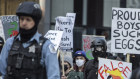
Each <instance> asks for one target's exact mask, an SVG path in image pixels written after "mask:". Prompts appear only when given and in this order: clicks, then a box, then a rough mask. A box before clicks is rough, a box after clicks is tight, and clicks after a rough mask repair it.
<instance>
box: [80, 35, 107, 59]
mask: <svg viewBox="0 0 140 79" xmlns="http://www.w3.org/2000/svg"><path fill="white" fill-rule="evenodd" d="M95 38H103V39H105V37H104V36H96V35H82V47H83V51H85V52H86V56H87V58H88V59H93V56H92V51H91V48H90V46H91V42H93V40H94V39H95Z"/></svg>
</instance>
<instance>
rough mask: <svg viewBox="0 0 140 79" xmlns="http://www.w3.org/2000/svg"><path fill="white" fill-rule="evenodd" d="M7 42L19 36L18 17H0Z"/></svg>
mask: <svg viewBox="0 0 140 79" xmlns="http://www.w3.org/2000/svg"><path fill="white" fill-rule="evenodd" d="M0 20H1V22H2V26H3V31H4V36H5V40H7V38H9V37H12V36H16V35H17V34H18V25H19V19H18V17H17V16H16V15H7V16H0Z"/></svg>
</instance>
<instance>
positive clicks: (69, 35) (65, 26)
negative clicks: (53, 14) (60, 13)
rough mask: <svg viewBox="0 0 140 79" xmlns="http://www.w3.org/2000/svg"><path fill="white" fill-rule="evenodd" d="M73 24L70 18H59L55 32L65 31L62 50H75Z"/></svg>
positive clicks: (61, 45)
mask: <svg viewBox="0 0 140 79" xmlns="http://www.w3.org/2000/svg"><path fill="white" fill-rule="evenodd" d="M72 25H73V23H72V20H71V18H69V17H57V18H56V25H55V30H59V31H63V36H62V38H61V43H60V48H61V49H62V50H69V51H72V49H73V27H72Z"/></svg>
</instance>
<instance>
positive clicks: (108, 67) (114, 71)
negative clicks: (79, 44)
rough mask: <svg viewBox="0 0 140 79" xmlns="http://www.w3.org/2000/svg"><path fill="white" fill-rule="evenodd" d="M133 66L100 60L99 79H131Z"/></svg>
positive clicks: (120, 62)
mask: <svg viewBox="0 0 140 79" xmlns="http://www.w3.org/2000/svg"><path fill="white" fill-rule="evenodd" d="M131 74H132V64H131V63H127V62H122V61H116V60H110V59H105V58H99V66H98V79H108V78H110V79H130V77H131Z"/></svg>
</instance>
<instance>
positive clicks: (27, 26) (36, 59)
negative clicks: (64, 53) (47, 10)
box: [0, 1, 60, 79]
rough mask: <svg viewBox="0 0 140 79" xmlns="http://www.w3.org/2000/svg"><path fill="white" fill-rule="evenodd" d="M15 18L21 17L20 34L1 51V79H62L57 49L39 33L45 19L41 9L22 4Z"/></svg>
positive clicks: (11, 39) (12, 38) (33, 5)
mask: <svg viewBox="0 0 140 79" xmlns="http://www.w3.org/2000/svg"><path fill="white" fill-rule="evenodd" d="M16 15H17V16H18V17H19V34H18V35H17V36H14V37H11V38H8V39H7V41H6V43H5V45H4V47H3V49H2V51H1V55H0V72H1V73H2V78H3V79H60V71H59V65H58V60H57V54H56V51H55V49H54V46H53V44H52V43H51V42H50V41H49V40H48V39H45V38H44V37H43V36H42V35H41V34H39V33H38V31H37V29H38V24H39V22H40V19H41V17H42V12H41V9H40V5H39V4H37V3H35V2H31V1H27V2H23V3H21V4H20V5H19V7H18V8H17V10H16ZM45 75H46V76H45Z"/></svg>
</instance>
